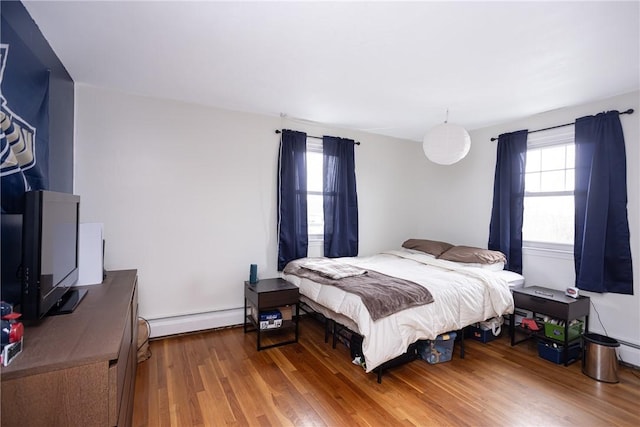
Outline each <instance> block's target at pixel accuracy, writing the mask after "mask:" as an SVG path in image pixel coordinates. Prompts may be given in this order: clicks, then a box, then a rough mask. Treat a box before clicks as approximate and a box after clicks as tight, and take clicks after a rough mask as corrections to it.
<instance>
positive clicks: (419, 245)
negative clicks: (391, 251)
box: [402, 239, 453, 257]
mask: <svg viewBox="0 0 640 427" xmlns="http://www.w3.org/2000/svg"><path fill="white" fill-rule="evenodd" d="M402 247H403V248H407V249H415V250H418V251H420V252H425V253H428V254H431V255H433V256H435V257H438V256H439V255H441V254H442V253H443V252H445V251H446V250H447V249H449V248H452V247H453V245H452V244H451V243H445V242H438V241H436V240H424V239H409V240H407V241H405V242H404V243H403V244H402Z"/></svg>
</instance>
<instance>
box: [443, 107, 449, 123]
mask: <svg viewBox="0 0 640 427" xmlns="http://www.w3.org/2000/svg"><path fill="white" fill-rule="evenodd" d="M444 122H445V123H449V109H448V108H447V118H446V119H445V121H444Z"/></svg>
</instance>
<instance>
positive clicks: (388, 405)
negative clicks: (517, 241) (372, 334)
mask: <svg viewBox="0 0 640 427" xmlns="http://www.w3.org/2000/svg"><path fill="white" fill-rule="evenodd" d="M300 328H301V329H300V342H299V343H298V344H291V345H286V346H283V347H277V348H272V349H269V350H263V351H260V352H257V351H256V336H255V332H254V333H248V334H246V335H245V334H244V333H243V331H242V328H241V327H238V328H230V329H222V330H216V331H208V332H203V333H197V334H191V335H183V336H178V337H171V338H167V339H162V340H157V341H152V342H151V351H152V356H151V358H150V359H149V360H147V361H145V362H142V363H140V364H139V365H138V374H137V379H136V394H135V406H134V414H133V425H134V426H154V427H155V426H221V425H237V426H244V425H260V426H280V425H294V426H316V425H317V426H362V425H366V426H392V425H404V426H407V425H408V426H432V425H437V426H440V425H443V426H445V425H453V426H489V425H491V426H545V427H546V426H570V425H572V426H637V425H640V372H639V371H638V370H634V369H630V368H626V367H622V366H621V367H620V369H619V372H618V374H619V378H620V382H619V383H618V384H607V383H601V382H598V381H595V380H593V379H591V378H589V377H587V376H586V375H584V374H582V372H581V369H580V363H579V362H578V363H574V364H572V365H570V366H568V367H564V366H562V365H556V364H554V363H551V362H548V361H546V360H544V359H541V358H540V357H538V354H537V348H536V346H535V345H534V343H522V344H520V345H518V346H515V347H511V346H510V345H509V340H508V338H507V337H506V336H503V337H502V338H500V339H498V340H496V341H493V342H490V343H488V344H482V343H480V342H477V341H473V340H471V339H468V340H466V341H465V343H466V355H465V358H464V359H460V357H459V351H458V350H459V348H458V344H456V348H455V350H456V353H455V355H454V357H453V359H452V360H451V361H449V362H446V363H441V364H437V365H429V364H428V363H426V362H424V361H422V360H416V361H413V362H411V363H409V364H406V365H403V366H401V367H398V368H395V369H393V370H390V371H387V372H386V373H385V375H384V377H383V380H382V384H378V383H377V382H376V376H375V375H374V374H366V373H365V372H364V370H363V369H362V368H360V367H359V366H356V365H354V364H352V363H351V361H350V355H349V350H348V349H347V348H346V347H345V346H344V345H340V344H339V345H338V347H337V348H336V349H332V348H331V345H330V344H325V343H324V335H323V334H324V329H323V327H322V325H321V324H320V323H318V322H317V321H315V320H314V319H311V318H307V319H303V320H301V324H300Z"/></svg>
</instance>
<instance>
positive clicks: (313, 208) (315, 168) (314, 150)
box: [307, 138, 324, 241]
mask: <svg viewBox="0 0 640 427" xmlns="http://www.w3.org/2000/svg"><path fill="white" fill-rule="evenodd" d="M322 162H323V159H322V141H319V140H312V139H311V138H307V230H308V231H307V233H308V235H309V241H318V240H320V241H321V240H323V239H324V211H323V207H322V190H323V180H322Z"/></svg>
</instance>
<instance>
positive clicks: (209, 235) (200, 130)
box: [75, 85, 424, 335]
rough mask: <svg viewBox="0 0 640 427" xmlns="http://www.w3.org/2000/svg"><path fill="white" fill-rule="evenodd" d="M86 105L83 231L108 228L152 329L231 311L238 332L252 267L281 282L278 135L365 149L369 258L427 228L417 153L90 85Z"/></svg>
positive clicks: (362, 183)
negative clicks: (328, 139)
mask: <svg viewBox="0 0 640 427" xmlns="http://www.w3.org/2000/svg"><path fill="white" fill-rule="evenodd" d="M76 106H77V108H76V153H75V154H76V171H75V177H76V183H75V192H76V193H77V194H79V195H81V197H82V207H81V220H82V221H83V222H100V223H104V235H105V240H106V254H105V265H106V268H107V269H108V270H115V269H125V268H136V269H138V274H139V290H140V294H139V295H140V314H141V315H142V316H144V317H147V318H149V319H161V318H168V317H172V316H183V315H189V314H193V313H210V312H220V313H224V312H225V311H228V310H232V311H233V316H231V317H228V318H226V319H224V320H221V321H220V322H221V323H222V324H225V323H226V324H229V323H230V322H231V323H239V322H240V321H241V319H242V317H238V316H239V313H240V311H238V308H240V307H242V304H243V281H244V280H248V275H249V264H251V263H257V264H258V273H259V276H260V277H277V276H278V273H277V271H276V259H277V236H276V165H277V154H278V144H279V136H278V135H276V134H275V133H274V131H275V130H276V129H280V128H283V127H284V128H291V129H296V130H302V131H307V132H308V133H309V134H310V135H323V134H329V135H333V136H340V137H349V138H354V139H356V140H359V141H360V142H361V143H362V144H361V145H360V146H357V147H356V170H357V172H356V174H357V176H356V179H357V186H358V199H359V206H360V208H359V212H360V254H371V253H374V252H377V251H379V250H382V249H388V248H397V247H399V246H400V244H401V243H402V241H403V239H405V238H407V237H408V236H409V234H410V231H411V230H412V229H413V225H414V224H415V222H416V217H415V213H414V212H413V210H412V209H406V208H405V207H407V206H409V207H410V206H411V205H412V203H413V201H414V200H415V199H416V196H417V195H418V189H419V188H420V187H421V186H422V185H423V184H422V183H423V181H424V180H423V179H419V178H417V177H418V175H419V174H420V173H421V169H422V168H421V165H422V160H423V157H422V155H421V147H420V146H419V145H418V144H415V143H413V142H409V141H403V140H395V139H392V138H388V137H382V136H376V135H370V134H366V133H364V132H354V131H346V130H340V129H326V128H320V127H316V126H313V125H310V124H301V123H296V122H294V121H290V120H282V119H281V118H279V117H268V116H261V115H254V114H246V113H237V112H231V111H223V110H218V109H213V108H207V107H203V106H197V105H190V104H184V103H178V102H172V101H166V100H158V99H152V98H145V97H140V96H135V95H130V94H124V93H119V92H113V91H108V90H104V89H98V88H94V87H88V86H83V85H77V89H76ZM199 319H200V318H199ZM179 320H180V321H183V322H191V323H192V324H191V325H190V326H187V329H189V328H192V329H199V328H205V327H211V326H220V322H219V323H214V324H211V323H207V322H206V321H205V320H202V319H201V320H198V321H196V322H195V324H193V323H194V322H193V319H192V320H187V319H186V318H179ZM152 326H153V323H152ZM160 334H162V333H159V332H158V333H156V335H160Z"/></svg>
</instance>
